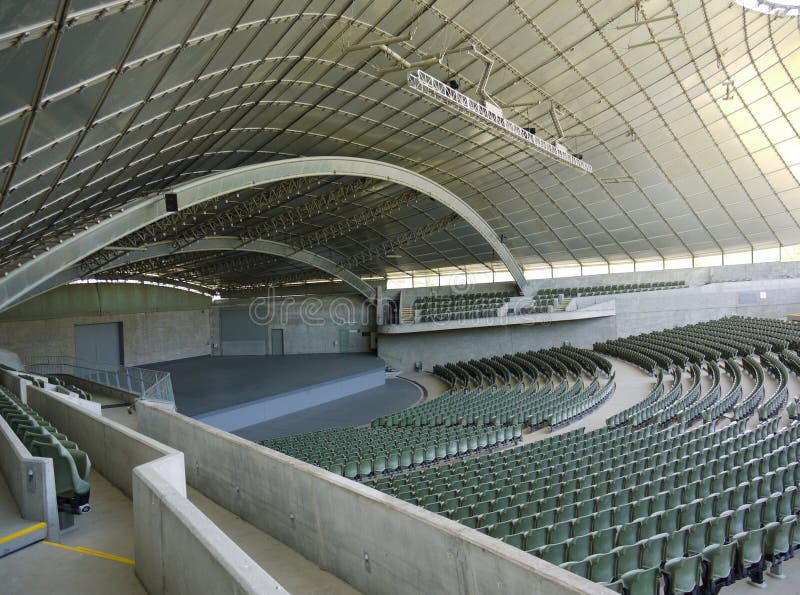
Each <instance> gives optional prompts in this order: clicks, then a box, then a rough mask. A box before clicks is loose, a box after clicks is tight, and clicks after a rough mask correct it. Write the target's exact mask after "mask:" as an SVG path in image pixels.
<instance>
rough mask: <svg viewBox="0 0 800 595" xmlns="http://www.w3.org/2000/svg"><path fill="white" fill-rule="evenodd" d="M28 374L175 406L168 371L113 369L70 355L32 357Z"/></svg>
mask: <svg viewBox="0 0 800 595" xmlns="http://www.w3.org/2000/svg"><path fill="white" fill-rule="evenodd" d="M25 368H26V370H27V371H28V372H33V373H34V374H41V375H43V376H52V375H58V374H66V375H69V376H74V377H76V378H81V379H83V380H88V381H90V382H96V383H97V384H102V385H103V386H108V387H110V388H115V389H121V390H124V391H127V392H129V393H133V394H135V395H138V396H139V398H141V399H147V400H148V401H157V402H161V403H168V404H171V405H174V403H175V396H174V394H173V392H172V379H171V378H170V375H169V373H168V372H161V371H159V370H149V369H147V368H136V367H127V366H113V365H106V364H101V363H99V362H92V361H86V360H80V359H76V358H74V357H70V356H66V355H51V356H43V357H37V358H32V359H31V360H29V361H26V362H25Z"/></svg>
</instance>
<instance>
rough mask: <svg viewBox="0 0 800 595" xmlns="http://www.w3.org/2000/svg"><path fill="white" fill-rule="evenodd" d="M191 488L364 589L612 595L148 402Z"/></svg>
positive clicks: (150, 430) (151, 421)
mask: <svg viewBox="0 0 800 595" xmlns="http://www.w3.org/2000/svg"><path fill="white" fill-rule="evenodd" d="M137 413H138V416H139V427H140V429H141V430H142V431H144V432H145V433H147V434H148V435H150V436H153V437H154V438H156V439H158V440H161V441H163V442H166V443H167V444H170V445H172V446H174V447H176V448H180V449H181V450H183V452H184V456H185V465H186V476H187V481H188V482H189V484H190V485H192V486H193V487H195V488H196V489H198V490H199V491H200V492H202V493H204V494H205V495H206V496H208V497H209V498H211V499H212V500H214V501H216V502H217V503H219V504H220V505H221V506H223V507H225V508H227V509H228V510H230V511H231V512H233V513H234V514H236V515H238V516H240V517H241V518H243V519H244V520H246V521H248V522H250V523H252V524H254V525H255V526H257V527H259V528H260V529H262V530H264V531H266V532H267V533H269V534H270V535H272V536H274V537H276V538H277V539H279V540H281V541H283V542H284V543H286V544H287V545H289V546H290V547H292V548H293V549H294V550H296V551H298V552H299V553H301V554H302V555H303V556H305V557H306V558H308V559H309V560H312V561H314V562H315V563H317V564H318V565H319V566H320V567H321V568H323V569H325V570H327V571H329V572H332V573H333V574H335V575H336V576H338V577H340V578H342V579H343V580H345V581H347V582H348V583H350V584H351V585H353V586H354V587H356V588H357V589H359V590H361V591H363V592H364V593H374V594H381V593H386V594H403V593H409V594H410V593H414V594H418V593H531V594H533V595H545V594H547V595H552V594H558V593H608V592H609V591H607V590H606V589H604V588H602V587H600V586H599V585H596V584H594V583H591V582H589V581H587V580H585V579H582V578H580V577H578V576H577V575H574V574H572V573H570V572H567V571H565V570H563V569H560V568H558V567H555V566H552V565H550V564H548V563H546V562H544V561H542V560H539V559H538V558H535V557H533V556H531V555H529V554H526V553H525V552H523V551H521V550H519V549H517V548H514V547H512V546H509V545H507V544H504V543H502V542H501V541H499V540H496V539H494V538H491V537H488V536H486V535H483V534H481V533H480V532H478V531H475V530H474V529H470V528H468V527H465V526H463V525H460V524H459V523H456V522H455V521H451V520H449V519H445V518H443V517H441V516H439V515H437V514H434V513H432V512H429V511H426V510H423V509H421V508H418V507H416V506H413V505H411V504H408V503H406V502H402V501H400V500H398V499H396V498H393V497H391V496H387V495H386V494H382V493H380V492H378V491H376V490H373V489H371V488H368V487H366V486H363V485H361V484H358V483H356V482H352V481H349V480H347V479H344V478H343V477H339V476H336V475H333V474H331V473H328V472H327V471H324V470H322V469H319V468H317V467H314V466H313V465H309V464H307V463H303V462H301V461H298V460H295V459H293V458H291V457H288V456H285V455H283V454H281V453H278V452H275V451H272V450H269V449H266V448H264V447H261V446H258V445H256V444H254V443H252V442H249V441H247V440H243V439H241V438H238V437H236V436H232V435H230V434H227V433H226V432H222V431H220V430H216V429H214V428H210V427H209V426H206V425H204V424H202V423H200V422H197V421H195V420H192V419H190V418H187V417H185V416H182V415H180V414H177V413H174V412H170V411H166V410H164V409H162V408H159V407H157V406H153V405H150V404H147V403H145V404H143V405H142V406H139V407H137Z"/></svg>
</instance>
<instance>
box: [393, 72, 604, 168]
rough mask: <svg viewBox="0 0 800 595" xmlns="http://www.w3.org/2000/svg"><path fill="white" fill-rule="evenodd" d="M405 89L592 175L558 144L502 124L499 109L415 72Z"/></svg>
mask: <svg viewBox="0 0 800 595" xmlns="http://www.w3.org/2000/svg"><path fill="white" fill-rule="evenodd" d="M408 86H409V87H410V88H411V89H412V90H414V91H416V92H417V93H419V94H421V95H424V96H425V97H427V98H428V99H432V100H434V101H436V102H438V103H441V104H442V105H444V106H445V107H448V108H450V109H451V110H453V111H455V112H456V113H457V114H459V115H460V116H464V117H466V118H469V119H470V120H472V121H473V122H476V123H478V124H480V125H481V126H483V127H489V128H492V129H494V130H497V131H500V132H503V133H505V134H506V135H508V136H510V137H513V139H514V140H516V141H522V142H523V143H525V145H526V146H528V147H532V148H534V149H536V150H537V151H539V152H540V153H543V154H545V155H547V156H548V157H550V158H551V159H555V160H556V161H559V162H561V163H564V164H566V165H569V166H571V167H574V168H577V169H581V170H583V171H585V172H589V173H592V166H591V164H589V163H587V162H586V161H584V160H583V159H578V158H577V157H575V156H574V155H572V154H571V153H570V152H569V151H567V150H565V149H564V147H563V146H562V145H560V144H558V143H549V142H547V141H546V140H543V139H541V138H539V137H538V136H536V135H535V134H531V133H530V132H528V130H526V129H525V128H523V127H521V126H517V125H516V124H514V123H513V122H511V121H510V120H506V119H505V118H504V117H503V116H502V113H500V109H499V108H496V107H494V106H492V109H490V108H488V107H486V106H484V105H481V104H480V103H478V102H477V101H475V100H473V99H470V98H469V97H467V96H466V95H464V94H463V93H460V92H459V91H456V90H455V89H453V88H452V87H450V86H448V85H447V84H445V83H443V82H442V81H440V80H438V79H436V78H434V77H432V76H431V75H429V74H428V73H426V72H423V71H421V70H417V71H415V72H409V73H408Z"/></svg>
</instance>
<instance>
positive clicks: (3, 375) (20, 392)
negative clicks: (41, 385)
mask: <svg viewBox="0 0 800 595" xmlns="http://www.w3.org/2000/svg"><path fill="white" fill-rule="evenodd" d="M0 384H2V385H3V386H4V387H6V388H7V389H8V390H10V391H11V392H12V393H14V394H15V395H17V397H18V398H19V399H20V400H21V401H22V402H23V403H27V402H28V400H27V394H26V388H27V385H28V384H30V383H29V382H28V381H27V380H23V379H22V378H20V377H19V376H17V375H16V374H14V373H12V372H9V371H8V370H4V369H2V368H0Z"/></svg>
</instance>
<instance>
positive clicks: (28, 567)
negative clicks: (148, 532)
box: [0, 471, 145, 595]
mask: <svg viewBox="0 0 800 595" xmlns="http://www.w3.org/2000/svg"><path fill="white" fill-rule="evenodd" d="M90 483H91V485H92V497H91V505H92V511H91V512H90V513H89V514H85V515H81V516H79V517H77V518H76V519H75V528H74V529H72V530H70V531H69V532H66V533H63V534H62V535H61V545H63V546H66V548H64V547H57V546H56V545H52V544H50V543H49V542H39V543H37V544H34V545H32V546H30V547H27V548H25V549H23V550H20V551H18V552H14V553H13V554H10V555H9V556H6V557H5V558H2V559H0V591H2V592H3V593H4V594H12V593H13V594H16V593H19V594H21V595H23V594H24V595H30V594H31V593H114V595H128V594H139V593H145V590H144V587H142V585H141V583H140V582H139V579H138V578H136V575H135V574H134V570H133V569H134V567H133V565H132V564H131V563H130V562H132V560H133V557H134V546H133V509H132V506H131V501H130V500H129V499H128V498H127V497H126V496H125V495H124V494H123V493H122V492H120V491H119V490H118V489H117V488H115V487H114V486H112V485H111V484H110V483H109V482H108V481H107V480H106V479H105V478H104V477H103V476H102V475H100V474H99V473H97V472H95V471H92V474H91V478H90ZM77 547H80V548H88V549H89V550H93V551H94V553H87V552H85V551H81V552H79V551H76V550H75V549H72V548H77ZM104 554H105V555H110V556H111V557H112V558H119V559H122V560H126V561H120V560H119V559H111V558H108V557H103V555H104Z"/></svg>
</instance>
